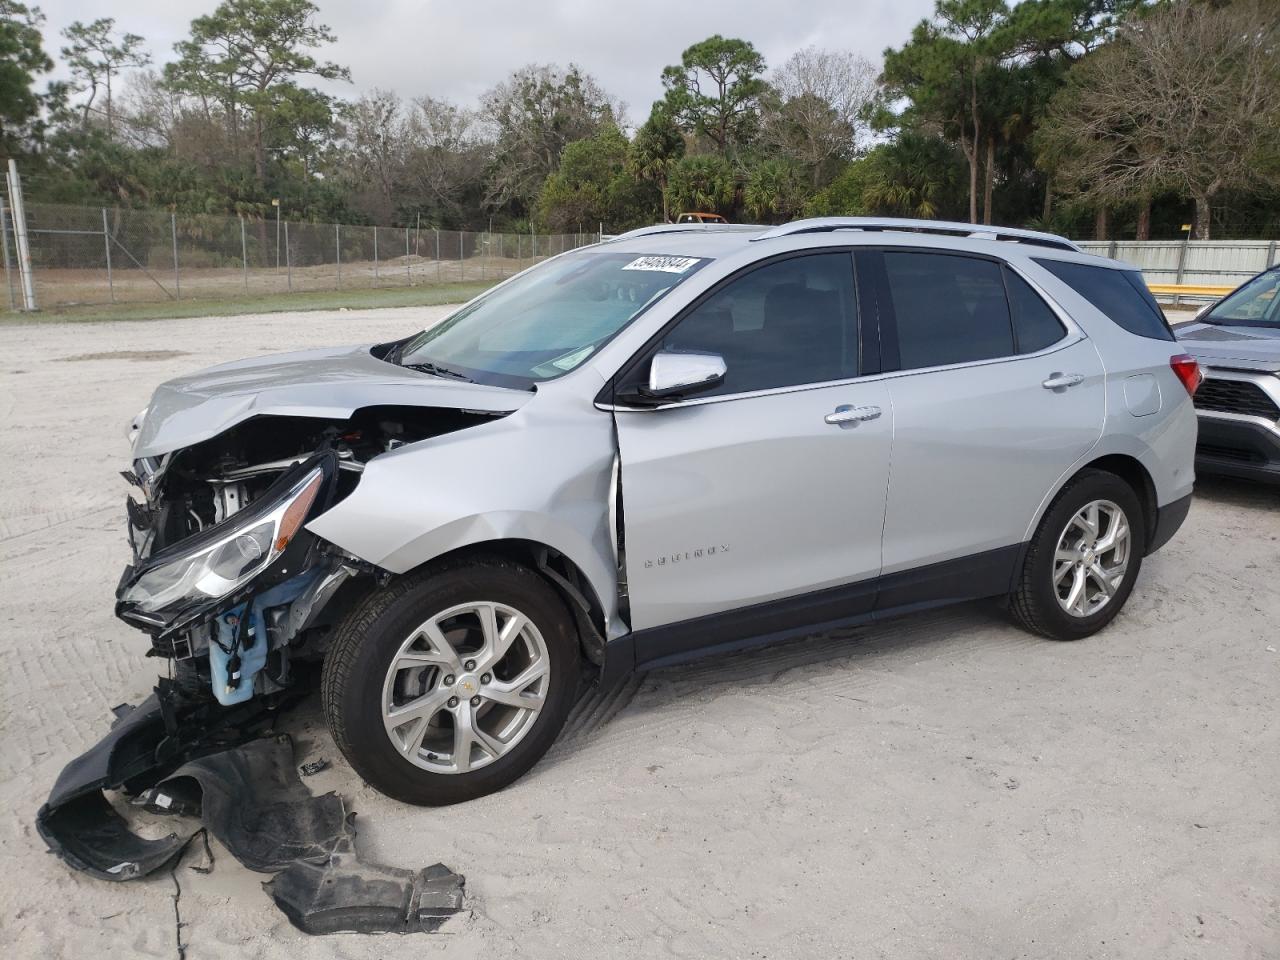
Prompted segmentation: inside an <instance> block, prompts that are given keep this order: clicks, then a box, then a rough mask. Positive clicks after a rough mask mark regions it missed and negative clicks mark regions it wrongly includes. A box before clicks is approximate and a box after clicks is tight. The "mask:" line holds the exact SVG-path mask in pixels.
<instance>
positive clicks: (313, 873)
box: [262, 840, 465, 934]
mask: <svg viewBox="0 0 1280 960" xmlns="http://www.w3.org/2000/svg"><path fill="white" fill-rule="evenodd" d="M464 883H465V880H464V879H463V878H462V877H461V876H459V875H458V874H456V873H454V872H453V871H452V870H450V869H449V868H448V867H446V866H445V865H444V864H442V863H437V864H435V865H433V866H430V867H427V868H426V869H425V870H419V871H418V872H416V873H415V872H414V871H412V870H400V869H397V868H395V867H383V866H379V865H378V864H373V863H363V862H362V861H361V860H360V858H359V857H358V856H356V854H355V852H354V850H353V849H352V848H351V843H350V841H349V840H344V841H343V842H342V843H341V844H340V845H339V847H338V848H337V849H335V850H334V851H333V853H332V854H330V856H329V858H328V860H326V861H324V862H323V863H315V862H311V861H307V860H295V861H294V862H293V863H292V864H290V865H289V866H288V867H286V868H285V869H284V870H282V871H281V872H280V873H277V874H276V875H275V876H274V877H272V878H271V879H270V880H268V881H267V882H266V883H264V884H263V885H262V888H263V889H264V890H266V891H267V893H268V894H269V895H270V896H271V899H272V900H274V901H275V903H276V906H278V907H279V908H280V909H281V910H282V911H284V915H285V916H286V917H288V918H289V922H290V923H292V924H293V925H294V926H295V927H297V928H298V929H299V930H302V931H303V932H305V933H311V934H323V933H351V932H355V933H415V932H419V931H420V932H423V933H434V932H435V931H436V930H438V929H439V928H440V925H441V924H443V923H444V922H445V920H447V919H448V918H449V917H451V916H453V915H454V914H455V913H458V912H459V911H460V910H462V908H463V900H464V893H463V884H464Z"/></svg>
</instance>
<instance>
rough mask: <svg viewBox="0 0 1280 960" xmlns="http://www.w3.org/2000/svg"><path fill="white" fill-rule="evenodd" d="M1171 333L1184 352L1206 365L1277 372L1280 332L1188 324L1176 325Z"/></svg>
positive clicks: (1279, 368) (1279, 359) (1252, 328)
mask: <svg viewBox="0 0 1280 960" xmlns="http://www.w3.org/2000/svg"><path fill="white" fill-rule="evenodd" d="M1173 332H1174V334H1176V335H1177V337H1178V340H1179V342H1181V343H1182V345H1183V346H1184V347H1185V348H1186V350H1187V352H1188V353H1189V354H1191V355H1192V356H1193V357H1195V358H1196V359H1197V360H1200V361H1202V362H1203V363H1204V364H1206V365H1207V366H1211V367H1222V366H1231V367H1235V368H1237V369H1244V370H1259V371H1280V329H1275V328H1268V327H1229V326H1220V325H1218V324H1215V323H1199V322H1192V323H1183V324H1179V325H1178V326H1176V327H1174V329H1173ZM1223 361H1228V362H1226V363H1224V362H1223Z"/></svg>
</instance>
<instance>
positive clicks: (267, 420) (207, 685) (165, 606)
mask: <svg viewBox="0 0 1280 960" xmlns="http://www.w3.org/2000/svg"><path fill="white" fill-rule="evenodd" d="M491 417H492V415H491V414H478V413H474V414H473V413H466V412H462V411H451V410H440V409H429V408H398V407H371V408H364V409H361V410H358V411H356V413H355V414H353V415H352V416H351V417H348V418H346V419H343V420H324V419H319V418H309V417H287V416H266V417H257V418H252V419H250V420H247V421H244V422H243V423H240V424H237V425H236V426H235V427H233V428H232V429H230V430H228V431H226V432H225V433H222V434H219V435H217V436H215V437H213V438H211V439H209V440H205V441H203V442H200V443H198V444H195V445H193V446H191V447H187V448H183V449H179V450H177V451H174V452H171V453H166V454H164V455H162V456H158V457H145V458H141V459H139V460H136V461H135V462H134V468H133V470H131V471H129V472H127V473H126V474H125V477H126V479H127V480H129V481H130V483H132V484H133V485H134V486H136V487H137V488H138V490H139V491H140V492H141V493H142V496H143V499H142V500H139V499H135V498H134V497H130V498H129V500H128V502H127V509H128V522H129V540H130V544H131V546H132V548H133V555H134V560H133V563H132V564H130V565H129V567H127V568H126V570H125V572H124V575H123V577H122V578H121V580H120V584H119V587H118V588H117V592H116V614H117V616H119V617H120V618H121V619H122V620H124V621H125V622H126V623H128V624H130V625H131V626H134V627H137V628H138V629H140V630H143V631H145V632H146V633H147V634H149V635H150V637H151V650H150V651H149V653H150V655H152V656H160V657H165V658H167V659H170V660H172V661H173V663H174V668H173V673H174V678H175V680H176V681H177V682H178V685H179V688H180V689H181V691H182V692H183V693H184V694H186V695H188V696H197V697H198V696H199V695H201V693H202V692H203V691H208V692H210V693H211V694H212V696H213V697H214V698H216V699H217V701H218V702H219V703H220V704H222V705H223V706H232V705H235V704H239V703H243V702H245V701H246V700H249V699H250V698H252V697H254V696H255V695H263V694H272V693H276V692H278V691H281V690H285V689H288V688H289V687H290V686H291V684H292V682H293V676H292V663H293V661H295V660H297V659H298V658H304V659H315V658H318V657H319V656H320V655H321V654H322V652H323V649H324V639H325V631H326V628H327V627H328V626H329V625H330V624H331V623H333V622H334V619H335V616H336V615H337V614H338V613H339V612H340V611H339V610H336V609H331V601H333V599H334V598H335V597H336V596H337V595H338V594H339V593H340V592H341V591H342V588H343V587H344V586H345V585H347V584H348V581H351V580H352V578H363V579H364V583H365V586H368V585H371V584H372V583H373V582H374V581H375V579H376V578H377V577H378V576H379V575H385V574H384V573H383V572H382V571H379V570H378V569H377V568H376V567H374V566H372V565H371V564H368V563H366V562H364V561H362V560H359V559H358V558H356V557H353V556H351V555H350V554H348V553H346V552H344V551H342V550H340V549H339V548H337V547H335V546H333V545H332V544H330V543H328V542H326V541H324V540H322V539H320V538H318V537H316V536H315V535H314V534H312V533H310V532H308V531H307V530H306V529H305V525H306V524H307V523H308V522H309V521H310V520H311V519H313V518H314V517H316V516H319V515H320V514H322V513H324V512H325V511H326V510H328V509H329V508H330V507H331V506H333V504H335V503H336V502H338V501H339V500H341V499H342V498H344V497H345V496H346V495H348V494H349V493H350V492H351V491H352V490H353V489H354V487H355V485H356V483H357V482H358V481H359V477H360V473H361V472H362V471H363V469H364V465H365V463H366V462H367V461H368V460H370V459H372V458H373V457H375V456H377V455H378V454H381V453H385V452H389V451H390V450H394V449H396V448H397V447H399V446H403V445H404V444H406V443H412V442H414V441H417V440H421V439H425V438H427V437H430V436H435V435H439V434H441V433H444V432H449V431H451V430H455V429H460V428H462V427H464V426H467V425H470V424H472V423H475V422H477V421H479V420H484V419H489V418H491ZM358 592H359V591H358V590H354V589H348V590H347V591H346V595H347V596H348V597H349V596H351V595H353V594H355V593H358Z"/></svg>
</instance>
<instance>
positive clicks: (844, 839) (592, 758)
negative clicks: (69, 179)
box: [0, 308, 1280, 960]
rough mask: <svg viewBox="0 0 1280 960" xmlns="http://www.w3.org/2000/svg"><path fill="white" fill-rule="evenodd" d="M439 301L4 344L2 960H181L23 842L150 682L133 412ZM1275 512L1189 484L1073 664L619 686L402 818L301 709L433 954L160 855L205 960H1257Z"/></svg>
mask: <svg viewBox="0 0 1280 960" xmlns="http://www.w3.org/2000/svg"><path fill="white" fill-rule="evenodd" d="M440 313H441V308H428V309H417V310H381V311H350V312H334V313H305V314H301V313H300V314H273V315H268V316H246V317H236V318H230V319H202V320H181V321H159V322H146V323H141V322H117V323H110V324H100V325H87V324H55V323H49V324H41V325H35V326H15V325H6V326H2V327H0V348H2V353H0V384H2V386H0V412H3V420H4V433H3V441H2V446H0V458H2V460H3V463H4V464H5V470H6V479H5V482H4V484H3V485H0V583H2V584H3V589H2V590H0V624H2V627H0V629H2V630H3V633H2V634H0V684H2V687H0V690H2V692H3V700H2V701H0V702H2V704H3V706H2V707H0V778H2V780H3V782H2V783H0V927H2V928H3V929H4V930H5V931H6V933H5V934H4V936H3V939H4V940H5V941H6V942H8V943H9V947H8V948H6V949H5V951H4V953H5V955H6V956H8V957H21V958H26V957H44V958H49V957H74V958H82V957H90V956H93V957H104V958H107V957H111V958H114V957H132V956H156V957H175V956H177V951H176V949H175V920H174V899H173V898H174V881H173V880H172V879H171V878H170V877H169V876H167V875H161V876H158V877H155V878H152V879H149V880H144V881H139V882H135V883H129V884H123V885H110V884H105V883H100V882H97V881H94V880H90V879H87V878H84V877H82V876H79V875H76V874H74V873H72V872H71V871H70V870H68V869H67V868H66V867H65V866H63V865H62V864H61V863H60V862H59V861H57V860H56V859H54V858H52V857H50V856H49V855H47V854H46V853H45V850H44V846H43V844H42V842H41V841H40V839H39V837H38V836H37V835H36V832H35V829H34V826H33V817H34V814H35V811H36V809H37V807H38V806H39V804H40V803H41V802H43V800H44V797H45V795H46V793H47V791H48V789H49V786H50V785H51V784H52V782H53V779H54V778H55V776H56V775H57V773H58V771H59V770H60V769H61V767H62V766H63V764H65V763H66V762H67V761H68V760H69V759H71V758H72V757H73V756H74V755H76V754H77V753H79V752H80V751H82V750H83V749H85V748H87V747H88V746H90V745H91V744H93V743H94V742H95V741H96V740H97V739H98V738H99V737H100V736H101V735H102V733H103V732H104V731H105V729H106V726H107V723H108V720H109V713H108V711H109V708H110V707H111V706H112V705H114V704H117V703H120V702H122V701H136V700H138V699H140V698H141V697H143V696H144V695H145V694H146V693H147V692H148V690H149V688H150V686H151V684H152V683H153V678H154V676H155V673H156V669H157V666H158V664H157V662H156V661H154V660H144V658H143V656H142V654H143V651H144V650H145V648H146V642H145V638H144V637H143V636H142V635H141V634H139V633H137V632H135V631H133V630H131V629H129V628H128V627H126V626H124V625H123V624H122V623H120V622H118V621H117V620H115V618H114V617H113V616H112V612H111V611H112V598H113V590H114V586H115V583H116V580H117V579H118V576H119V571H120V568H121V567H122V565H123V564H124V563H125V561H126V558H127V553H128V548H127V545H126V544H125V542H124V539H123V524H122V504H121V500H122V499H123V497H124V494H125V484H124V483H123V481H122V480H121V479H120V477H119V476H118V471H119V470H120V469H122V468H123V467H125V466H126V462H125V461H126V458H127V451H126V448H125V442H124V439H123V437H122V425H123V424H124V422H125V421H126V419H127V418H128V417H129V416H131V415H132V414H133V413H134V412H136V411H137V410H138V409H139V408H140V407H142V406H143V405H144V404H145V403H146V402H147V399H148V396H149V394H150V391H151V389H152V387H153V386H154V385H155V384H156V383H157V382H159V381H160V380H163V379H166V378H168V377H171V376H175V375H177V374H180V373H183V372H186V371H189V370H192V369H195V368H197V367H201V366H205V365H207V364H210V363H214V362H218V361H222V360H228V359H233V358H236V357H240V356H245V355H249V354H256V353H267V352H273V351H280V350H286V349H293V348H299V347H304V346H315V345H323V344H330V343H342V342H352V341H359V340H370V341H372V340H377V339H387V338H389V337H390V336H391V335H393V334H400V333H403V332H405V331H407V330H410V329H413V328H415V327H420V326H421V325H422V324H423V323H424V321H425V320H426V319H427V318H428V317H430V316H438V315H439V314H440ZM1277 623H1280V493H1278V492H1277V491H1275V490H1267V489H1265V488H1262V487H1255V486H1249V485H1245V484H1236V483H1227V482H1223V481H1208V480H1206V481H1203V482H1202V483H1201V485H1200V487H1199V489H1198V491H1197V498H1196V501H1195V504H1194V506H1193V508H1192V511H1191V515H1190V518H1189V520H1188V522H1187V524H1186V526H1185V527H1184V528H1183V530H1182V532H1181V534H1180V535H1179V536H1178V537H1177V538H1176V539H1175V540H1174V541H1173V543H1172V544H1170V545H1169V546H1168V547H1166V548H1165V549H1164V550H1163V551H1161V552H1160V553H1159V554H1157V555H1156V556H1155V557H1153V558H1152V559H1150V560H1149V561H1148V562H1147V563H1146V564H1145V566H1144V569H1143V573H1142V577H1141V579H1140V581H1139V583H1138V587H1137V589H1136V591H1135V592H1134V595H1133V597H1132V599H1131V600H1130V602H1129V605H1128V607H1127V609H1126V610H1125V612H1124V614H1123V615H1122V616H1121V617H1120V618H1119V619H1118V620H1117V622H1116V623H1115V624H1114V625H1113V626H1112V627H1111V628H1110V629H1109V630H1108V631H1106V632H1105V633H1104V634H1102V635H1101V636H1098V637H1095V638H1092V639H1090V640H1086V641H1082V642H1079V643H1074V644H1056V643H1052V642H1048V641H1043V640H1038V639H1034V638H1032V637H1029V636H1027V635H1025V634H1023V633H1021V632H1019V631H1018V630H1017V629H1015V628H1013V627H1012V626H1010V625H1009V624H1008V623H1007V622H1006V621H1005V620H1004V619H1003V618H1002V616H1001V614H1000V612H999V611H998V610H996V609H995V608H994V607H992V606H990V605H985V604H974V605H969V606H965V607H961V608H957V609H954V610H951V611H946V612H940V613H934V614H928V615H924V616H918V617H914V618H910V619H903V620H899V621H896V622H894V623H892V624H888V625H880V626H874V627H866V628H859V629H855V630H850V631H846V632H843V633H841V634H840V635H838V636H822V637H815V638H811V639H807V640H803V641H797V642H794V643H790V644H787V645H785V646H781V647H776V648H772V649H770V650H767V651H763V652H757V653H753V654H748V655H742V656H736V657H730V658H722V659H719V660H714V661H706V662H703V663H700V664H696V665H693V666H688V667H684V668H679V669H670V670H664V671H660V672H656V673H651V674H649V675H647V676H645V677H642V678H638V679H636V680H635V681H633V682H631V683H630V684H628V685H627V686H626V687H624V688H623V689H622V690H621V691H619V692H618V693H617V695H616V696H614V697H611V698H609V699H607V700H604V701H601V702H597V703H596V704H595V705H594V706H595V707H596V709H595V710H594V711H593V712H592V713H591V715H590V716H588V717H587V718H585V719H584V720H582V721H580V722H579V723H578V724H577V725H576V726H575V728H574V729H573V731H572V732H571V734H570V736H568V737H567V738H566V739H565V740H564V741H562V742H561V743H560V744H559V745H558V746H557V747H556V748H555V750H554V752H553V754H552V755H551V757H549V758H548V759H547V760H545V761H544V762H543V763H542V764H540V765H539V766H538V767H537V768H536V769H535V770H534V771H533V773H532V774H530V775H529V776H527V777H525V778H524V780H523V781H521V782H520V783H518V784H516V785H515V786H514V787H513V788H511V789H508V790H507V791H505V792H503V793H501V794H499V795H497V796H492V797H488V798H485V799H483V800H479V801H475V802H473V803H470V804H466V805H463V806H459V807H452V808H448V809H443V810H423V809H415V808H411V807H406V806H402V805H399V804H396V803H393V802H391V801H388V800H386V799H384V798H382V797H380V796H379V795H378V794H376V793H374V792H373V791H371V790H369V789H368V788H365V787H364V786H363V785H362V784H361V783H360V782H358V781H357V780H356V778H355V777H354V776H353V775H352V774H351V773H350V772H349V770H348V769H347V768H346V766H345V765H344V764H343V763H342V762H341V759H340V757H339V756H338V754H337V753H336V751H335V749H334V747H333V744H332V742H331V741H330V739H329V737H328V735H327V733H326V732H325V731H324V726H323V723H322V722H321V721H320V719H319V717H318V713H317V709H316V707H315V706H314V705H311V706H307V707H304V708H303V709H301V710H300V711H299V712H298V713H296V714H294V715H293V716H292V717H291V718H290V719H289V720H288V722H287V723H286V729H288V730H289V731H290V732H292V733H293V734H294V736H295V738H296V739H297V740H298V742H299V744H300V746H301V747H302V749H301V751H300V752H301V754H302V756H301V757H300V759H314V758H316V757H324V758H327V759H329V760H330V761H333V763H332V765H331V767H330V768H329V769H328V770H326V771H325V772H323V773H321V774H319V775H318V776H316V777H314V778H313V779H312V780H310V781H308V782H309V783H310V785H311V786H312V788H313V789H314V790H316V791H317V792H321V791H325V790H330V789H332V790H337V791H339V792H340V793H341V794H343V795H344V796H346V797H347V798H348V799H349V800H350V802H351V804H352V806H353V807H354V809H355V810H356V811H358V813H359V819H358V821H357V822H358V824H359V828H360V836H361V840H362V842H363V845H364V847H365V848H366V849H367V850H368V851H369V852H370V853H371V855H372V856H373V857H374V858H376V859H380V860H382V861H384V862H390V863H394V864H397V865H400V866H406V867H418V866H423V865H426V864H429V863H433V862H435V861H437V860H441V861H444V862H445V863H447V864H449V865H450V866H452V867H454V868H455V869H457V870H459V871H460V872H462V873H465V874H466V875H467V877H468V890H469V892H470V894H471V895H472V898H473V903H474V911H473V913H472V914H471V915H470V916H468V917H465V918H460V919H458V920H456V921H454V922H452V923H451V924H450V925H448V926H447V927H446V931H447V932H445V933H441V934H439V935H436V936H433V937H427V936H415V937H406V938H393V937H360V936H350V935H348V936H338V937H326V938H318V939H309V938H306V937H304V936H303V935H301V934H299V933H297V932H296V931H294V930H293V928H292V927H290V926H289V924H288V922H287V921H286V920H285V918H284V916H283V915H282V914H280V913H279V912H278V911H277V910H276V908H275V907H274V906H273V905H272V904H271V903H270V901H269V900H268V899H267V897H266V895H265V894H263V893H262V892H261V891H260V890H258V889H257V884H258V882H259V881H260V880H261V879H262V878H261V877H260V876H257V875H254V874H251V873H249V872H248V871H246V870H244V869H243V868H241V867H240V866H239V865H238V864H236V863H235V862H234V861H233V860H232V859H231V858H230V856H228V855H226V854H225V853H221V852H220V851H217V850H215V853H219V854H220V855H219V856H218V857H217V863H216V867H215V869H214V871H213V873H212V874H210V875H207V876H206V875H201V874H197V873H195V872H193V871H192V870H190V868H189V867H187V866H185V865H184V866H183V867H181V868H180V869H179V870H178V872H177V877H178V879H179V880H180V881H181V888H182V895H181V901H180V904H179V906H180V909H181V916H182V921H183V923H184V924H185V926H184V927H183V928H182V936H183V939H184V941H186V942H187V943H188V944H189V946H188V947H187V953H186V955H187V957H189V958H191V960H200V958H209V957H215V958H216V957H228V958H229V957H239V958H246V957H248V958H277V957H295V956H306V957H308V958H312V960H320V958H327V957H337V958H353V960H354V958H373V957H409V956H414V957H421V956H444V955H446V954H447V955H448V956H449V957H451V958H452V957H462V958H466V957H481V956H483V957H486V958H495V957H497V958H501V957H517V956H519V957H546V958H563V957H582V958H600V957H612V956H625V957H672V956H682V957H720V956H731V957H750V958H764V957H774V958H789V957H801V956H803V957H820V958H836V957H856V958H859V960H862V958H873V957H893V958H899V957H901V958H919V957H940V958H941V957H945V958H957V957H983V958H987V957H1037V958H1039V957H1064V958H1072V960H1083V958H1089V957H1134V958H1139V957H1141V958H1150V957H1194V958H1201V957H1204V958H1218V957H1230V958H1262V957H1278V956H1280V815H1278V811H1280V736H1278V735H1277V731H1278V730H1280V726H1278V725H1277V722H1276V719H1275V717H1276V699H1277V692H1280V653H1278V652H1277V648H1278V647H1280V631H1277V629H1276V625H1277Z"/></svg>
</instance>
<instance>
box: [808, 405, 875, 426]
mask: <svg viewBox="0 0 1280 960" xmlns="http://www.w3.org/2000/svg"><path fill="white" fill-rule="evenodd" d="M878 416H880V408H879V407H854V406H850V405H849V404H847V403H842V404H840V406H838V407H836V408H835V409H834V410H832V411H831V412H830V413H828V414H827V415H826V416H825V417H823V418H822V419H824V420H825V421H827V423H831V424H836V425H839V424H842V423H860V422H862V421H864V420H874V419H876V417H878Z"/></svg>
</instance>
